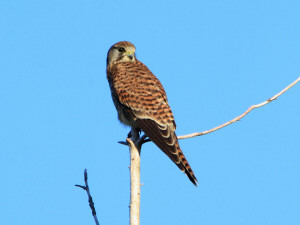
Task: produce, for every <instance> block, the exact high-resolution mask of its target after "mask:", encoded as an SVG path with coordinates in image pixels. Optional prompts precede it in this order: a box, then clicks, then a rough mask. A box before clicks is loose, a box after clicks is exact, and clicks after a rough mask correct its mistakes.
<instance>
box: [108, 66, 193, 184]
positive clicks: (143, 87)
mask: <svg viewBox="0 0 300 225" xmlns="http://www.w3.org/2000/svg"><path fill="white" fill-rule="evenodd" d="M108 73H110V74H111V76H112V77H111V78H110V79H111V86H112V88H113V89H114V90H113V92H114V93H115V96H116V98H118V99H117V100H118V102H119V103H120V104H122V105H124V106H125V107H123V109H124V110H123V114H124V115H126V117H127V119H128V120H130V118H128V112H125V111H128V110H129V111H130V112H131V113H132V115H133V116H132V117H133V118H131V121H132V122H131V123H132V124H131V125H132V126H134V127H138V128H140V129H141V130H143V131H144V133H145V134H146V135H147V136H148V137H149V138H150V140H151V141H153V142H154V143H155V144H156V145H157V146H158V147H159V148H160V149H161V150H162V151H163V152H164V153H165V154H166V155H167V156H168V157H169V158H170V159H171V160H172V161H173V162H174V163H175V164H176V165H177V166H178V167H179V169H181V170H182V171H184V172H185V173H186V175H187V176H188V177H189V179H190V180H191V181H192V182H193V183H194V184H195V185H196V182H197V179H196V177H195V175H194V173H193V171H192V169H191V167H190V165H189V163H188V162H187V160H186V158H185V156H184V155H183V153H182V151H181V149H180V147H179V144H178V140H177V136H176V134H175V128H176V124H175V121H174V116H173V113H172V111H171V108H170V106H169V104H168V100H167V96H166V93H165V90H164V88H163V86H162V85H161V83H160V81H159V80H158V79H157V78H156V77H155V76H154V74H152V73H151V71H150V70H149V69H148V68H147V67H146V66H145V65H144V64H143V63H141V62H139V61H137V62H136V63H132V62H130V63H117V64H115V66H114V67H112V68H111V69H110V71H108Z"/></svg>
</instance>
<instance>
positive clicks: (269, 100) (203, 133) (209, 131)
mask: <svg viewBox="0 0 300 225" xmlns="http://www.w3.org/2000/svg"><path fill="white" fill-rule="evenodd" d="M299 81H300V77H298V78H297V79H296V80H295V81H294V82H293V83H291V84H290V85H289V86H287V87H286V88H284V89H283V90H282V91H280V92H279V93H278V94H276V95H274V96H273V97H272V98H269V99H268V100H267V101H264V102H262V103H259V104H257V105H252V106H251V107H250V108H249V109H248V110H247V111H246V112H244V113H243V114H241V115H240V116H238V117H235V118H234V119H232V120H230V121H228V122H226V123H224V124H222V125H219V126H217V127H215V128H212V129H210V130H206V131H202V132H199V133H192V134H187V135H182V136H178V139H186V138H192V137H197V136H202V135H205V134H209V133H212V132H214V131H216V130H219V129H221V128H223V127H226V126H228V125H230V124H233V123H235V122H236V121H239V120H241V119H242V118H243V117H244V116H246V115H247V114H248V113H249V112H251V111H252V110H253V109H256V108H259V107H262V106H264V105H266V104H268V103H270V102H272V101H274V100H275V99H277V98H278V97H279V96H280V95H282V94H283V93H284V92H286V91H287V90H289V89H290V88H291V87H293V86H294V85H295V84H296V83H298V82H299Z"/></svg>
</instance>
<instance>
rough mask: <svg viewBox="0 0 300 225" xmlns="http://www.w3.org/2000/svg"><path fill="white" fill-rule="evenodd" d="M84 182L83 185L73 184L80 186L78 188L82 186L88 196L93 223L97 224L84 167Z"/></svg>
mask: <svg viewBox="0 0 300 225" xmlns="http://www.w3.org/2000/svg"><path fill="white" fill-rule="evenodd" d="M84 182H85V186H83V185H79V184H76V185H75V186H76V187H80V188H82V189H83V190H85V191H86V193H87V195H88V197H89V205H90V208H91V210H92V214H93V217H94V220H95V223H96V225H99V221H98V218H97V215H96V209H95V206H94V202H93V198H92V196H91V193H90V188H89V185H88V176H87V170H86V169H85V170H84Z"/></svg>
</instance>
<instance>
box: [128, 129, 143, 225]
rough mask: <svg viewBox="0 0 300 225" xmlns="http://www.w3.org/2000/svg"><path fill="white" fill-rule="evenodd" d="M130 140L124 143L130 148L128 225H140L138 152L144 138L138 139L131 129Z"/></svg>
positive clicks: (135, 132)
mask: <svg viewBox="0 0 300 225" xmlns="http://www.w3.org/2000/svg"><path fill="white" fill-rule="evenodd" d="M131 134H132V139H130V138H127V139H126V141H127V142H128V144H129V148H130V206H129V207H130V225H140V195H141V182H140V163H141V161H140V151H141V146H142V142H143V140H144V139H145V138H146V136H145V135H144V136H142V137H141V138H139V133H138V132H137V131H136V130H134V129H131Z"/></svg>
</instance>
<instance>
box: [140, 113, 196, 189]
mask: <svg viewBox="0 0 300 225" xmlns="http://www.w3.org/2000/svg"><path fill="white" fill-rule="evenodd" d="M136 123H137V125H138V127H139V128H140V129H142V130H143V131H144V133H145V134H146V135H147V136H148V137H149V138H150V140H151V141H153V142H154V143H155V144H156V145H157V146H158V147H159V148H160V149H161V150H162V151H163V152H164V153H165V154H166V155H167V156H168V157H169V158H170V159H171V160H172V161H173V162H174V163H175V164H176V165H177V166H178V168H179V169H180V170H181V171H183V172H184V173H185V174H186V175H187V176H188V178H189V179H190V181H191V182H192V183H193V184H194V185H195V186H197V183H198V181H197V178H196V176H195V175H194V172H193V170H192V168H191V166H190V165H189V163H188V161H187V160H186V158H185V156H184V155H183V152H182V151H181V149H180V146H179V143H178V140H177V136H176V134H175V133H174V131H170V128H169V127H167V130H168V129H169V130H168V131H167V132H168V133H169V134H170V135H169V136H168V137H166V136H165V135H162V133H163V134H166V133H167V132H166V128H165V127H161V126H159V125H158V124H157V123H155V121H153V120H150V119H137V120H136ZM160 128H163V129H164V130H163V131H162V129H160ZM174 139H175V140H174Z"/></svg>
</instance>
